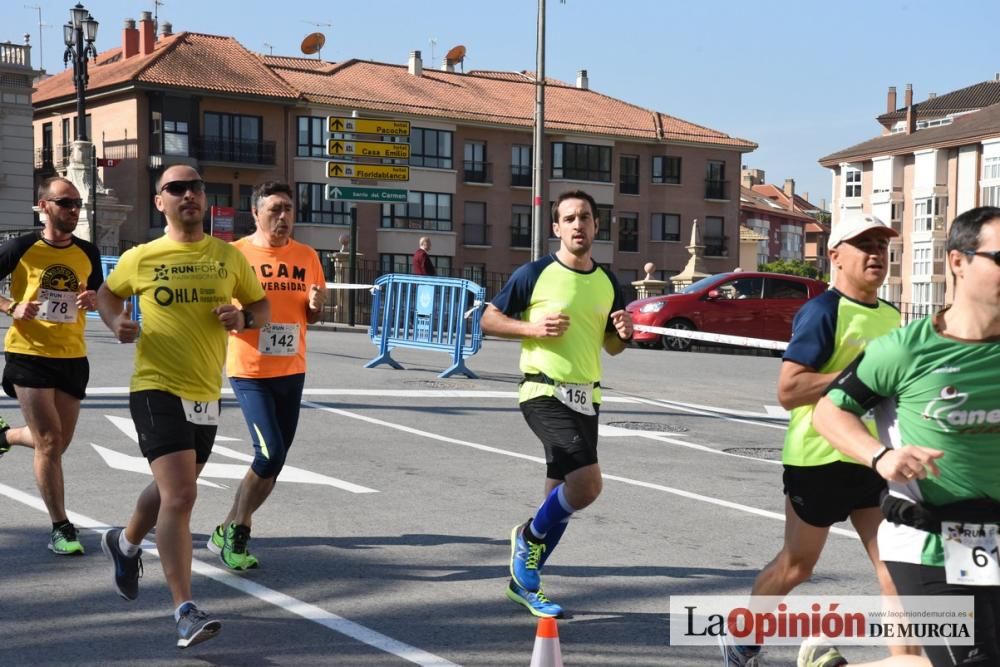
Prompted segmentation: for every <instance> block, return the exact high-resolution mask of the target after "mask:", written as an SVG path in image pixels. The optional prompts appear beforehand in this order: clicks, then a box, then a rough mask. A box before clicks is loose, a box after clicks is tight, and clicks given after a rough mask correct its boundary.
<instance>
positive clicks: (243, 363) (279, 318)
mask: <svg viewBox="0 0 1000 667" xmlns="http://www.w3.org/2000/svg"><path fill="white" fill-rule="evenodd" d="M251 201H252V204H253V207H252V208H253V216H254V220H255V221H256V223H257V230H256V231H255V232H254V233H253V234H252V235H251V236H248V237H245V238H242V239H240V240H238V241H236V242H235V243H234V244H233V245H235V246H236V247H237V248H238V249H239V251H240V252H241V253H243V255H244V256H245V257H246V258H247V260H248V261H249V262H250V265H251V266H252V267H253V270H254V272H255V273H256V274H257V278H258V279H259V280H260V284H261V287H263V288H264V291H265V292H266V293H267V296H268V300H269V301H270V302H271V323H270V324H268V325H266V326H263V327H261V328H260V329H249V330H246V331H243V332H241V333H234V334H232V335H231V336H230V339H229V355H228V358H227V362H226V373H227V375H228V376H229V383H230V385H231V386H232V388H233V392H234V393H235V394H236V399H237V400H238V401H239V403H240V408H242V410H243V416H244V418H245V419H246V421H247V427H248V428H249V429H250V437H251V439H252V440H253V448H254V453H255V456H254V461H253V463H252V464H251V466H250V469H249V470H248V471H247V474H246V476H245V477H244V478H243V481H242V482H240V486H239V488H238V489H237V491H236V497H235V498H234V499H233V506H232V508H230V510H229V514H228V515H227V516H226V520H225V521H224V522H223V523H221V524H219V525H218V526H216V528H215V530H214V531H212V537H211V538H210V539H209V540H208V544H207V546H208V548H209V550H210V551H212V552H214V553H217V554H219V556H220V557H221V558H222V561H223V562H224V563H225V564H226V565H227V566H228V567H230V568H232V569H234V570H247V569H250V568H254V567H257V566H258V564H259V563H258V561H257V558H256V557H255V556H253V555H251V554H250V552H249V549H248V545H249V542H250V526H251V521H252V519H253V513H254V512H255V511H256V510H257V508H258V507H260V506H261V505H262V504H263V503H264V501H265V500H266V499H267V497H268V496H269V495H270V494H271V491H272V489H274V485H275V482H276V481H277V479H278V474H279V473H280V472H281V468H282V467H283V466H284V464H285V457H286V456H287V454H288V448H289V447H290V446H291V444H292V440H293V438H294V437H295V429H296V427H297V426H298V423H299V407H300V403H301V400H302V388H303V386H304V385H305V377H306V376H305V373H306V326H307V325H308V324H310V323H313V322H316V321H318V320H319V316H320V312H321V311H322V309H323V304H324V302H325V300H326V279H325V278H324V277H323V266H322V264H321V263H320V261H319V256H318V255H317V254H316V251H315V250H314V249H313V248H311V247H310V246H307V245H305V244H304V243H299V242H298V241H295V240H294V239H292V229H293V227H294V224H295V223H294V220H295V207H294V205H293V202H292V189H291V187H289V186H288V185H287V184H285V183H277V182H273V181H270V182H267V183H263V184H262V185H259V186H257V188H256V189H255V190H254V193H253V197H252V199H251Z"/></svg>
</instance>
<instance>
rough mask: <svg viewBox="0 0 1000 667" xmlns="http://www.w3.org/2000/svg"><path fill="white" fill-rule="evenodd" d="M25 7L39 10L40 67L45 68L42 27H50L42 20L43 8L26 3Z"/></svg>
mask: <svg viewBox="0 0 1000 667" xmlns="http://www.w3.org/2000/svg"><path fill="white" fill-rule="evenodd" d="M24 8H25V9H35V10H37V11H38V68H39V69H45V53H44V52H43V51H42V28H48V27H49V24H48V23H43V22H42V8H41V7H40V6H38V5H25V6H24Z"/></svg>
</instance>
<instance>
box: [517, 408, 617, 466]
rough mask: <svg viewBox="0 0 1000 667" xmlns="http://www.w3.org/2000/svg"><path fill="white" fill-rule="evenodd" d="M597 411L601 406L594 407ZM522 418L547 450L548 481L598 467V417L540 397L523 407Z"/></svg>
mask: <svg viewBox="0 0 1000 667" xmlns="http://www.w3.org/2000/svg"><path fill="white" fill-rule="evenodd" d="M594 411H595V412H599V411H600V405H598V404H596V403H595V404H594ZM521 414H523V415H524V420H525V421H526V422H528V426H530V427H531V430H532V431H534V433H535V435H537V436H538V439H539V440H541V441H542V445H543V446H544V447H545V464H546V477H548V478H549V479H566V475H568V474H569V473H571V472H573V471H574V470H579V469H580V468H583V467H584V466H589V465H591V464H594V463H597V423H598V419H597V415H582V414H580V413H579V412H576V411H574V410H570V409H569V408H567V407H566V406H565V405H563V404H562V403H560V402H559V399H557V398H555V397H553V396H538V397H537V398H532V399H529V400H527V401H525V402H524V403H521Z"/></svg>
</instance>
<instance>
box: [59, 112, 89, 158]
mask: <svg viewBox="0 0 1000 667" xmlns="http://www.w3.org/2000/svg"><path fill="white" fill-rule="evenodd" d="M90 139H91V141H93V139H94V138H93V137H91V138H90ZM72 147H73V135H71V134H70V131H69V118H63V119H62V157H63V162H64V163H65V162H66V161H67V160H69V152H70V150H71V149H72Z"/></svg>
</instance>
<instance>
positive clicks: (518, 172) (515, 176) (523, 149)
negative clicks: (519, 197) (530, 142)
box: [510, 144, 531, 187]
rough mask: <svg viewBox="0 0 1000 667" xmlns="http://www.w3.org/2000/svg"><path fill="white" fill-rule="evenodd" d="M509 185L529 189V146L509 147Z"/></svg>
mask: <svg viewBox="0 0 1000 667" xmlns="http://www.w3.org/2000/svg"><path fill="white" fill-rule="evenodd" d="M510 184H511V186H514V187H531V146H523V145H519V144H517V145H514V146H511V148H510Z"/></svg>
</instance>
